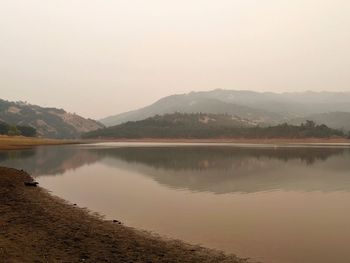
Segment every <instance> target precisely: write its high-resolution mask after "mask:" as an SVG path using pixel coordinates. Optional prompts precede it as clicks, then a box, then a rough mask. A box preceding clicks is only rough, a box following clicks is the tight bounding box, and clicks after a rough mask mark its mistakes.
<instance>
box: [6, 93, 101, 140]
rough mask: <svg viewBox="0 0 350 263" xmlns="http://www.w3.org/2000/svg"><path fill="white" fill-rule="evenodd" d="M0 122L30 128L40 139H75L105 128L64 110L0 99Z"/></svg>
mask: <svg viewBox="0 0 350 263" xmlns="http://www.w3.org/2000/svg"><path fill="white" fill-rule="evenodd" d="M0 121H2V122H5V123H8V124H10V125H17V126H29V127H32V128H34V129H35V130H36V133H37V135H38V136H40V137H46V138H56V139H73V138H77V137H79V136H80V134H82V133H84V132H89V131H93V130H96V129H99V128H103V127H104V126H103V125H102V124H101V123H99V122H97V121H94V120H91V119H85V118H83V117H81V116H79V115H76V114H72V113H68V112H66V111H64V110H63V109H56V108H43V107H40V106H37V105H31V104H28V103H25V102H10V101H6V100H1V99H0Z"/></svg>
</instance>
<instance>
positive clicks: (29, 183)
mask: <svg viewBox="0 0 350 263" xmlns="http://www.w3.org/2000/svg"><path fill="white" fill-rule="evenodd" d="M38 184H39V183H38V182H24V185H25V186H32V187H37V186H38Z"/></svg>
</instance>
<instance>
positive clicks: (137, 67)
mask: <svg viewBox="0 0 350 263" xmlns="http://www.w3.org/2000/svg"><path fill="white" fill-rule="evenodd" d="M349 11H350V1H349V0H255V1H253V0H30V1H28V0H0V91H1V93H0V98H4V99H9V100H26V101H29V102H31V103H35V104H40V105H43V106H56V107H63V108H65V109H66V110H68V111H72V112H76V113H79V114H82V115H84V116H86V117H93V118H99V117H104V116H106V115H112V114H115V113H119V112H122V111H126V110H130V109H134V108H138V107H141V106H144V105H147V104H149V103H151V102H154V101H155V100H157V99H158V98H160V97H162V96H166V95H170V94H174V93H185V92H190V91H196V90H211V89H217V88H223V89H251V90H257V91H265V90H268V91H278V92H283V91H303V90H332V91H336V90H339V91H346V90H348V91H350V15H349Z"/></svg>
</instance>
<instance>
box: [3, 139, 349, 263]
mask: <svg viewBox="0 0 350 263" xmlns="http://www.w3.org/2000/svg"><path fill="white" fill-rule="evenodd" d="M0 165H1V166H9V167H15V168H18V169H24V170H26V171H27V172H29V173H30V174H32V175H33V176H35V177H36V180H38V181H39V182H40V185H41V186H42V187H44V188H46V189H48V190H50V191H51V192H52V194H54V195H57V196H59V197H61V198H64V199H66V200H68V201H69V202H71V203H76V204H78V206H80V207H87V208H88V209H90V210H91V211H93V212H99V213H101V214H102V215H105V217H106V218H107V219H118V220H120V221H122V222H123V223H124V224H125V225H127V226H132V227H135V228H138V229H144V230H147V231H150V232H154V233H158V234H160V235H162V236H166V237H170V238H175V239H181V240H184V241H186V242H189V243H193V244H200V245H203V246H206V247H210V248H215V249H220V250H223V251H225V252H228V253H235V254H237V255H238V256H240V257H250V258H253V259H255V260H259V261H263V262H266V263H267V262H271V263H296V262H308V263H312V262H315V263H316V262H317V263H322V262H327V263H329V262H337V263H341V262H350V249H349V244H350V209H349V208H350V150H349V149H348V148H347V147H340V146H339V147H322V146H316V145H315V146H312V147H310V146H309V147H303V146H301V147H278V146H266V145H265V146H253V145H205V144H201V145H198V144H187V145H184V144H176V145H172V144H147V143H145V144H137V143H130V144H126V143H124V144H118V143H105V144H95V145H69V146H49V147H38V148H35V149H28V150H20V151H10V152H5V151H2V152H0Z"/></svg>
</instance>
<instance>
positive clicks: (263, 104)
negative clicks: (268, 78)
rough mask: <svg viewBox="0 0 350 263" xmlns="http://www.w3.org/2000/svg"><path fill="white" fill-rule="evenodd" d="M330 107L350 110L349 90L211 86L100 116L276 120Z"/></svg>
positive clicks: (117, 120)
mask: <svg viewBox="0 0 350 263" xmlns="http://www.w3.org/2000/svg"><path fill="white" fill-rule="evenodd" d="M331 111H342V112H350V92H310V91H309V92H300V93H272V92H263V93H261V92H253V91H241V90H221V89H217V90H213V91H205V92H191V93H188V94H181V95H172V96H168V97H164V98H162V99H160V100H159V101H157V102H155V103H154V104H152V105H150V106H147V107H144V108H141V109H138V110H135V111H130V112H126V113H122V114H118V115H114V116H111V117H107V118H105V119H102V120H100V121H101V122H102V123H103V124H105V125H106V126H113V125H117V124H121V123H123V122H127V121H138V120H142V119H145V118H148V117H152V116H154V115H156V114H160V115H162V114H168V113H174V112H183V113H199V112H203V113H212V114H225V113H227V114H230V115H236V116H239V117H241V118H244V119H249V120H251V121H253V122H255V123H261V124H262V123H266V124H272V125H273V124H278V123H282V122H285V121H288V120H290V119H294V118H300V117H306V116H309V115H312V114H319V113H324V112H331Z"/></svg>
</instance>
